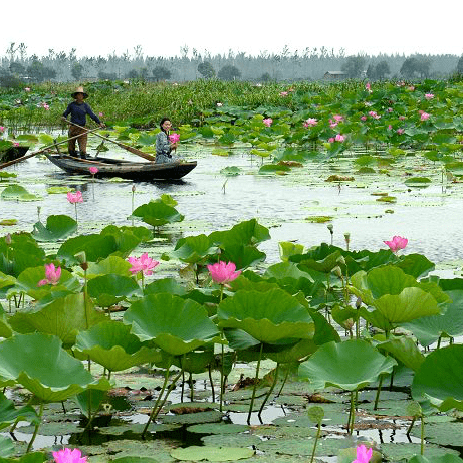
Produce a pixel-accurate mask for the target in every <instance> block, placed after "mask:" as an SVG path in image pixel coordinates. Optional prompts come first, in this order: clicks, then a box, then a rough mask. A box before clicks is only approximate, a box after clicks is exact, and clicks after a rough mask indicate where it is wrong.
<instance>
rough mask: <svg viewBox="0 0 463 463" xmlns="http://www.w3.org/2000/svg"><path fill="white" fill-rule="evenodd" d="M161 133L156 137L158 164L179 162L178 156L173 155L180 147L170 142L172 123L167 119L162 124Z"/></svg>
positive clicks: (176, 143)
mask: <svg viewBox="0 0 463 463" xmlns="http://www.w3.org/2000/svg"><path fill="white" fill-rule="evenodd" d="M160 127H161V131H160V132H159V133H158V134H157V136H156V164H168V163H171V162H176V161H178V158H177V156H175V155H174V154H172V151H175V150H176V149H177V146H178V142H175V143H173V142H171V141H170V140H169V134H170V130H171V129H172V122H171V121H170V119H168V118H167V117H165V118H164V119H162V121H161V123H160Z"/></svg>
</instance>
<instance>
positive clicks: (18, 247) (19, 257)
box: [0, 233, 45, 277]
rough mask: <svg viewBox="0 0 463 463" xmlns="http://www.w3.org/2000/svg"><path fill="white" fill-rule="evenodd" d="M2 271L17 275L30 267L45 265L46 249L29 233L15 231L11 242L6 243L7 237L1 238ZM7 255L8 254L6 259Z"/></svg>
mask: <svg viewBox="0 0 463 463" xmlns="http://www.w3.org/2000/svg"><path fill="white" fill-rule="evenodd" d="M0 254H3V256H2V258H1V259H0V271H2V272H3V273H5V274H8V275H13V276H15V277H17V276H18V275H19V274H20V273H21V272H22V271H23V270H25V269H26V268H28V267H35V266H38V265H43V260H44V258H45V251H44V250H43V249H41V248H40V247H39V246H38V244H37V242H36V241H35V240H34V239H33V238H32V237H31V235H30V234H29V233H14V234H12V235H11V244H10V245H9V246H7V245H6V243H5V237H2V238H0ZM5 256H8V259H6V257H5Z"/></svg>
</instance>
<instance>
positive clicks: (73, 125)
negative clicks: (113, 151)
mask: <svg viewBox="0 0 463 463" xmlns="http://www.w3.org/2000/svg"><path fill="white" fill-rule="evenodd" d="M71 96H72V98H74V101H72V102H71V103H69V104H68V107H67V108H66V110H65V111H64V113H63V117H62V119H63V120H64V121H66V122H67V117H68V115H69V114H71V122H70V126H69V138H70V140H69V142H68V153H69V155H70V156H73V157H77V153H76V138H73V137H76V136H78V135H80V136H79V137H78V138H77V143H78V144H79V151H80V157H81V158H82V159H85V157H86V155H87V129H85V124H86V115H87V114H88V115H89V117H90V118H91V119H92V120H93V121H95V122H96V123H97V124H98V125H99V126H100V127H104V126H105V125H104V124H103V122H101V121H100V119H98V117H97V116H96V115H95V114H94V112H93V111H92V108H90V105H89V104H88V103H86V102H85V101H84V100H85V98H87V97H88V95H87V93H85V92H84V88H83V87H77V89H76V91H75V92H74V93H72V94H71Z"/></svg>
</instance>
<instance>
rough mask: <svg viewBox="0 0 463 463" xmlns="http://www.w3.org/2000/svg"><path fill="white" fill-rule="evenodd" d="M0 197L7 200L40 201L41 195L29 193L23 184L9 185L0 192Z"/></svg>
mask: <svg viewBox="0 0 463 463" xmlns="http://www.w3.org/2000/svg"><path fill="white" fill-rule="evenodd" d="M0 198H1V199H3V200H5V201H38V200H39V199H41V198H40V197H39V196H36V195H33V194H31V193H29V192H28V191H27V190H26V189H25V188H24V187H23V186H21V185H10V186H7V187H6V188H5V189H4V190H3V191H2V193H1V194H0Z"/></svg>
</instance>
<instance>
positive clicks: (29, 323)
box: [9, 293, 107, 345]
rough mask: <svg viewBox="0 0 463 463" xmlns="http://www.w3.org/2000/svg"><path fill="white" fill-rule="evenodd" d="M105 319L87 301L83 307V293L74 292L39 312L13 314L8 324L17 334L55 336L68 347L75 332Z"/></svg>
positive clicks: (104, 316) (74, 336) (72, 342)
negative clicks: (36, 333) (35, 332)
mask: <svg viewBox="0 0 463 463" xmlns="http://www.w3.org/2000/svg"><path fill="white" fill-rule="evenodd" d="M106 318H107V316H106V315H105V314H103V313H102V312H98V311H96V310H95V309H94V307H93V304H92V303H91V302H90V301H87V303H86V304H85V303H84V295H83V293H78V294H69V295H67V296H65V297H63V298H59V299H56V300H54V301H53V302H51V303H50V304H49V305H47V306H45V307H43V308H41V309H39V310H32V311H30V312H16V313H15V314H14V315H12V316H11V317H10V318H9V323H10V325H11V327H12V328H13V329H14V330H15V331H17V332H19V333H30V332H34V331H41V332H43V333H49V334H55V335H57V336H58V337H59V338H60V339H61V341H62V342H63V344H65V345H72V344H74V342H75V338H76V335H77V333H78V332H79V331H81V330H85V329H88V328H89V327H90V326H92V325H95V324H96V323H99V322H101V321H104V320H106Z"/></svg>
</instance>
